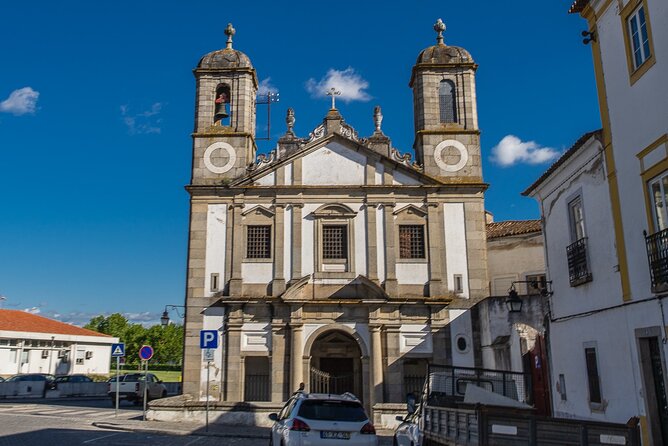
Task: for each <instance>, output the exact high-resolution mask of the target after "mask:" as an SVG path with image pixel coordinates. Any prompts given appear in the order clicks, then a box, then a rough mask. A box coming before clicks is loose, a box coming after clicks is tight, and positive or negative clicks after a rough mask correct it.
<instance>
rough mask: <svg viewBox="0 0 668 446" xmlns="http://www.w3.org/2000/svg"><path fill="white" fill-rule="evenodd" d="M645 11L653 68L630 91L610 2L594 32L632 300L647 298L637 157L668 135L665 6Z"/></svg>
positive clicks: (651, 0) (651, 1)
mask: <svg viewBox="0 0 668 446" xmlns="http://www.w3.org/2000/svg"><path fill="white" fill-rule="evenodd" d="M626 3H628V1H624V4H626ZM647 7H648V10H647V13H648V14H649V21H650V25H651V29H652V42H653V45H654V58H655V61H656V63H655V65H654V66H652V67H651V68H650V69H649V70H648V71H647V72H646V73H645V74H644V75H643V76H642V77H641V78H640V79H638V80H637V81H636V82H635V83H634V84H633V85H631V83H630V80H629V73H628V70H627V61H626V50H625V47H624V40H623V32H624V31H625V30H624V29H623V28H622V26H621V20H620V17H619V15H618V10H617V9H618V8H617V6H616V4H615V3H614V2H613V4H612V6H611V7H609V8H608V9H607V11H606V12H605V14H603V16H602V17H601V18H600V19H599V25H598V27H597V37H598V41H599V43H600V48H601V54H602V64H603V70H604V73H605V77H604V79H605V88H606V96H607V100H608V110H609V113H610V126H611V130H612V146H613V153H614V158H615V165H616V167H617V172H616V173H617V179H618V184H619V195H620V197H619V198H620V203H621V209H622V220H623V228H624V240H625V245H626V255H627V261H628V265H629V280H630V283H631V294H632V297H633V298H634V299H643V298H646V297H648V296H650V295H651V292H650V286H651V283H650V275H649V268H648V265H647V256H646V252H645V247H644V239H643V234H642V231H643V230H648V223H647V218H646V210H645V198H644V188H645V187H646V185H645V184H643V182H642V179H641V177H640V165H639V160H638V159H637V158H636V154H637V153H638V152H640V151H641V150H643V149H644V148H646V147H647V146H649V145H650V144H651V143H652V142H654V141H656V140H657V139H658V138H659V137H660V136H662V135H664V134H666V133H668V119H666V117H667V116H668V88H666V79H668V3H666V2H665V1H663V0H647ZM664 158H665V156H664ZM648 161H649V160H648ZM655 161H656V159H655ZM645 167H649V166H647V165H646V166H645ZM611 229H612V228H611Z"/></svg>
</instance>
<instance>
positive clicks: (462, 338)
mask: <svg viewBox="0 0 668 446" xmlns="http://www.w3.org/2000/svg"><path fill="white" fill-rule="evenodd" d="M455 342H456V344H457V350H458V351H459V353H466V352H468V351H469V348H470V346H469V341H468V337H467V336H466V335H463V334H460V335H457V337H456V338H455Z"/></svg>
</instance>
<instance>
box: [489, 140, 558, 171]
mask: <svg viewBox="0 0 668 446" xmlns="http://www.w3.org/2000/svg"><path fill="white" fill-rule="evenodd" d="M559 155H560V153H559V151H558V150H556V149H553V148H551V147H541V146H540V145H539V144H538V143H536V142H535V141H522V140H521V139H519V138H518V137H517V136H515V135H507V136H504V137H503V139H502V140H501V141H499V143H498V144H497V145H496V146H494V147H493V148H492V156H491V157H490V159H491V160H492V161H493V162H495V163H496V164H498V165H500V166H501V167H509V166H512V165H514V164H518V163H526V164H542V163H546V162H548V161H552V160H553V159H555V158H557V157H558V156H559Z"/></svg>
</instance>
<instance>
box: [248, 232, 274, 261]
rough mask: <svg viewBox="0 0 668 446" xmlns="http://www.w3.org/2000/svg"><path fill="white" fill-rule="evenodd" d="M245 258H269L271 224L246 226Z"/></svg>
mask: <svg viewBox="0 0 668 446" xmlns="http://www.w3.org/2000/svg"><path fill="white" fill-rule="evenodd" d="M246 258H247V259H270V258H271V226H269V225H261V226H247V232H246Z"/></svg>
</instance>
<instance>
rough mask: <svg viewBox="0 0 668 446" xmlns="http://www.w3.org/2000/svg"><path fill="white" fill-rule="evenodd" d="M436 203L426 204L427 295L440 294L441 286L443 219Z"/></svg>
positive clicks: (442, 289)
mask: <svg viewBox="0 0 668 446" xmlns="http://www.w3.org/2000/svg"><path fill="white" fill-rule="evenodd" d="M438 206H439V205H438V203H428V204H427V228H428V230H427V234H428V237H427V241H428V249H429V296H430V297H435V296H441V295H443V294H444V287H443V260H442V259H443V249H444V248H443V247H444V246H445V243H444V240H443V220H442V219H441V218H440V217H441V213H440V212H439V208H438Z"/></svg>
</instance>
